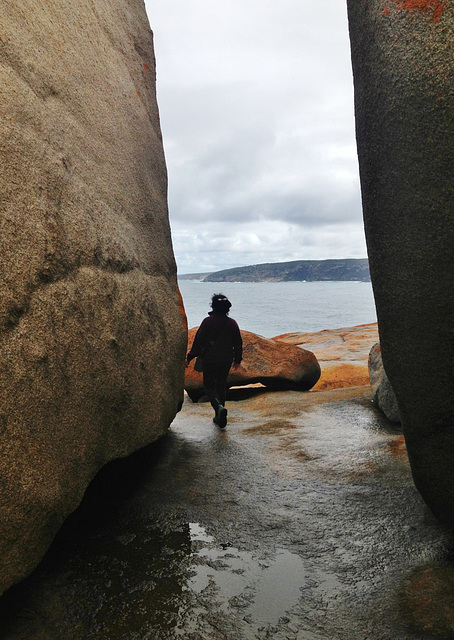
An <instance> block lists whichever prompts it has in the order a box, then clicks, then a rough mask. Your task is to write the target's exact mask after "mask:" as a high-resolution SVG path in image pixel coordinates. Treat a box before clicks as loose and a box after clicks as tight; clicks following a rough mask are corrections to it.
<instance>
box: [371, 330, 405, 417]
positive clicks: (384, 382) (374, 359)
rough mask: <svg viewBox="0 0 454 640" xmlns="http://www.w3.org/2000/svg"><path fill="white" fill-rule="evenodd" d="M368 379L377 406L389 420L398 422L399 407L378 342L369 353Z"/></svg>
mask: <svg viewBox="0 0 454 640" xmlns="http://www.w3.org/2000/svg"><path fill="white" fill-rule="evenodd" d="M369 380H370V386H371V389H372V393H373V400H374V402H375V404H376V405H377V407H378V408H379V409H381V411H383V413H384V414H385V416H386V417H387V418H388V420H389V421H390V422H400V421H401V420H400V414H399V407H398V406H397V400H396V396H395V394H394V391H393V388H392V387H391V383H390V381H389V380H388V376H387V375H386V371H385V369H384V367H383V361H382V357H381V348H380V343H379V342H377V343H376V344H374V346H373V347H372V349H371V350H370V353H369Z"/></svg>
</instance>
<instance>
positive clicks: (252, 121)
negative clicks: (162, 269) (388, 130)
mask: <svg viewBox="0 0 454 640" xmlns="http://www.w3.org/2000/svg"><path fill="white" fill-rule="evenodd" d="M145 4H146V7H147V11H148V16H149V19H150V24H151V28H152V30H153V32H154V37H155V51H156V58H157V88H158V103H159V109H160V116H161V126H162V131H163V137H164V147H165V153H166V160H167V168H168V173H169V210H170V222H171V226H172V235H173V243H174V250H175V256H176V260H177V264H178V271H179V272H180V273H192V272H198V271H202V272H203V271H215V270H219V269H225V268H229V267H235V266H243V265H248V264H258V263H262V262H281V261H288V260H311V259H327V258H362V257H365V256H366V248H365V241H364V231H363V226H362V217H361V200H360V192H359V179H358V166H357V158H356V147H355V139H354V116H353V84H352V72H351V64H350V51H349V42H348V28H347V15H346V3H345V0H323V2H313V1H310V2H309V0H278V1H277V0H190V1H188V0H145Z"/></svg>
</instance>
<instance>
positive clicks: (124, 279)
mask: <svg viewBox="0 0 454 640" xmlns="http://www.w3.org/2000/svg"><path fill="white" fill-rule="evenodd" d="M0 23H1V27H2V29H1V31H2V36H1V40H0V63H1V64H0V87H1V89H0V116H1V138H0V163H1V168H2V170H1V173H0V199H1V209H0V229H1V233H0V254H1V274H0V275H1V281H0V287H1V288H0V340H1V347H0V436H1V438H0V445H1V455H0V486H1V492H0V593H1V592H2V591H4V590H5V589H6V588H7V587H8V586H9V585H11V584H13V583H14V582H16V581H18V580H20V579H21V578H22V577H24V576H25V575H26V574H27V573H28V572H29V571H30V570H31V569H32V568H33V567H34V566H35V565H36V564H37V562H38V561H39V560H40V558H41V556H42V555H43V553H44V552H45V550H46V548H47V547H48V545H49V543H50V542H51V540H52V538H53V536H54V535H55V533H56V531H57V530H58V528H59V526H60V524H61V523H62V521H63V520H64V518H65V517H66V516H67V515H68V514H69V513H70V512H71V511H73V510H74V509H75V508H76V507H77V505H78V504H79V502H80V500H81V498H82V496H83V495H84V492H85V489H86V487H87V485H88V484H89V482H90V481H91V479H92V478H93V476H94V475H95V474H96V472H97V471H98V469H99V468H100V467H101V466H102V465H104V464H105V463H106V462H107V461H109V460H111V459H113V458H117V457H119V456H126V455H128V454H129V453H130V452H132V451H133V450H135V449H137V448H139V447H142V446H144V445H146V444H148V443H150V442H151V441H153V440H155V439H156V438H158V437H159V436H161V435H162V434H163V433H164V432H165V430H166V428H167V427H168V425H169V424H170V422H171V421H172V420H173V418H174V416H175V413H176V412H177V411H178V407H179V403H180V402H181V400H182V393H183V359H184V350H185V347H186V328H185V323H184V319H183V318H182V316H181V314H180V312H179V299H178V292H177V284H176V269H175V263H174V258H173V253H172V246H171V238H170V231H169V224H168V219H167V203H166V189H167V178H166V167H165V162H164V155H163V148H162V141H161V133H160V126H159V118H158V111H157V104H156V96H155V62H154V55H153V42H152V34H151V32H150V28H149V25H148V21H147V18H146V14H145V9H144V5H143V2H142V0H108V1H106V2H101V3H99V2H88V1H87V0H72V1H71V3H69V4H68V3H64V2H42V1H41V0H20V1H19V0H8V2H5V3H2V12H1V17H0Z"/></svg>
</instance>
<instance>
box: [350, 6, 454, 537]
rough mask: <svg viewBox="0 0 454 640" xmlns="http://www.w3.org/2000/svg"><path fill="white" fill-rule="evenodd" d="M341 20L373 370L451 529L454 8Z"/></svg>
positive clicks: (363, 11)
mask: <svg viewBox="0 0 454 640" xmlns="http://www.w3.org/2000/svg"><path fill="white" fill-rule="evenodd" d="M348 10H349V23H350V39H351V46H352V61H353V74H354V84H355V109H356V126H357V143H358V156H359V163H360V173H361V188H362V198H363V208H364V217H365V228H366V237H367V244H368V251H369V264H370V271H371V278H372V284H373V288H374V292H375V298H376V304H377V315H378V324H379V332H380V343H381V349H382V356H383V362H384V365H385V369H386V373H387V374H388V377H389V380H390V382H391V385H392V387H393V389H394V391H395V393H396V396H397V399H398V404H399V410H400V414H401V417H402V420H403V425H404V432H405V438H406V442H407V448H408V452H409V456H410V462H411V467H412V471H413V476H414V480H415V483H416V486H417V487H418V489H419V490H420V492H421V494H422V495H423V496H424V498H425V500H426V501H427V502H428V504H429V505H430V507H431V508H432V510H433V511H434V512H435V514H436V515H437V516H438V517H439V518H440V519H442V520H444V521H445V522H447V523H450V524H451V525H454V384H453V373H454V328H453V327H454V321H453V318H454V288H453V282H452V281H453V275H454V249H453V247H454V237H453V236H454V234H453V227H454V204H453V203H454V183H453V181H454V145H453V140H454V112H453V104H454V103H453V100H454V84H453V83H454V69H453V49H452V46H453V45H452V43H453V38H454V29H453V26H454V3H453V2H451V1H448V0H348Z"/></svg>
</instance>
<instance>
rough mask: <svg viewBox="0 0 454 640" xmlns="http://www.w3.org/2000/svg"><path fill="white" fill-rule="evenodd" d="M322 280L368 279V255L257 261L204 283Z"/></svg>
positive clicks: (219, 273)
mask: <svg viewBox="0 0 454 640" xmlns="http://www.w3.org/2000/svg"><path fill="white" fill-rule="evenodd" d="M303 280H305V281H307V282H315V281H317V282H321V281H324V280H338V281H359V282H369V281H370V275H369V263H368V260H367V258H359V259H342V260H293V261H291V262H275V263H274V262H273V263H265V264H254V265H251V266H247V267H236V268H234V269H224V270H222V271H216V272H214V273H210V274H208V275H205V276H204V277H203V281H204V282H294V281H303Z"/></svg>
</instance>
